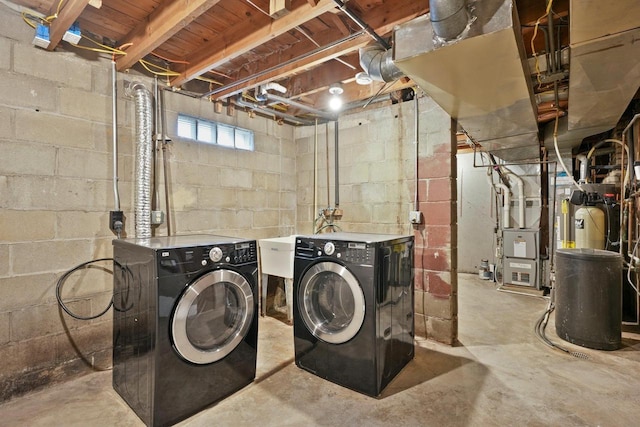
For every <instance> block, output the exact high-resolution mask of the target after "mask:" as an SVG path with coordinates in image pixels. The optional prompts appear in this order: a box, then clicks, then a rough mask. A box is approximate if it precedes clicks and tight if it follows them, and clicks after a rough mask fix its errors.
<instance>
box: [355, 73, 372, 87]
mask: <svg viewBox="0 0 640 427" xmlns="http://www.w3.org/2000/svg"><path fill="white" fill-rule="evenodd" d="M372 82H373V79H372V78H371V76H370V75H369V74H367V73H365V72H364V71H361V72H359V73H358V74H356V83H358V84H359V85H363V86H365V85H370V84H371V83H372Z"/></svg>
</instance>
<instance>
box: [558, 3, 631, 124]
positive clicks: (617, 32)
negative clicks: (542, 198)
mask: <svg viewBox="0 0 640 427" xmlns="http://www.w3.org/2000/svg"><path fill="white" fill-rule="evenodd" d="M570 10H571V21H570V32H571V46H570V64H571V68H570V72H569V116H568V123H567V130H568V131H569V133H572V132H573V131H576V130H580V131H583V133H586V132H585V131H588V133H589V134H590V135H595V134H598V133H601V132H604V131H608V130H610V129H612V128H614V127H615V126H616V124H617V122H618V120H620V117H621V116H622V114H623V113H624V110H625V109H626V108H627V106H628V105H629V102H630V101H631V99H632V98H633V96H634V94H635V93H636V92H637V90H638V88H639V87H640V61H638V58H639V57H640V43H638V40H640V2H638V0H617V1H615V2H602V1H599V0H571V2H570Z"/></svg>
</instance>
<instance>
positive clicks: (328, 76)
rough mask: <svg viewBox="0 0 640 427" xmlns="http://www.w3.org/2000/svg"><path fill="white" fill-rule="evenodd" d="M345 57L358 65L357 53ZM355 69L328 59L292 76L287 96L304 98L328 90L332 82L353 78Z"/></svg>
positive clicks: (347, 60) (346, 60)
mask: <svg viewBox="0 0 640 427" xmlns="http://www.w3.org/2000/svg"><path fill="white" fill-rule="evenodd" d="M351 56H352V57H349V58H343V59H345V62H347V63H349V64H352V65H355V66H358V63H359V61H358V58H357V55H351ZM355 73H356V72H355V71H353V70H352V69H351V68H349V67H346V66H345V65H344V64H341V63H339V62H336V61H327V62H326V63H324V64H322V65H320V66H319V67H316V68H314V69H313V70H309V71H308V72H306V73H300V74H297V75H295V76H293V77H291V78H290V79H289V80H288V82H287V84H286V86H287V87H288V88H289V91H288V92H287V97H288V98H291V99H299V98H304V97H305V96H308V95H311V94H313V93H315V92H318V91H322V90H327V89H328V88H329V86H330V85H331V84H332V83H336V82H345V81H347V80H353V78H354V75H355Z"/></svg>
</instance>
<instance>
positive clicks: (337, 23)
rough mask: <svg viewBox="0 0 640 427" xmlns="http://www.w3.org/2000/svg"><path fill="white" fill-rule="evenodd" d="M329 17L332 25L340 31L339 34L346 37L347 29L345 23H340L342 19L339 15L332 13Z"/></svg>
mask: <svg viewBox="0 0 640 427" xmlns="http://www.w3.org/2000/svg"><path fill="white" fill-rule="evenodd" d="M329 16H330V18H329V19H330V20H331V21H332V22H333V25H335V26H336V28H337V29H338V31H340V33H341V34H342V35H343V36H346V35H347V34H349V29H348V28H347V26H346V25H345V23H344V22H343V21H342V18H341V17H340V15H336V14H333V13H332V14H330V15H329Z"/></svg>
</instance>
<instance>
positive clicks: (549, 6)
mask: <svg viewBox="0 0 640 427" xmlns="http://www.w3.org/2000/svg"><path fill="white" fill-rule="evenodd" d="M552 5H553V0H549V3H547V8H546V10H545V13H544V15H542V16H541V17H540V18H538V20H537V21H536V24H535V25H534V27H533V36H531V55H533V58H534V59H535V69H536V79H537V80H538V85H542V79H541V78H540V75H541V74H542V73H541V72H540V64H539V63H538V54H537V52H536V48H535V45H534V42H535V40H536V37H537V36H538V27H539V26H540V21H542V20H543V19H544V18H545V17H548V16H549V12H550V11H551V6H552Z"/></svg>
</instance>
